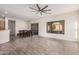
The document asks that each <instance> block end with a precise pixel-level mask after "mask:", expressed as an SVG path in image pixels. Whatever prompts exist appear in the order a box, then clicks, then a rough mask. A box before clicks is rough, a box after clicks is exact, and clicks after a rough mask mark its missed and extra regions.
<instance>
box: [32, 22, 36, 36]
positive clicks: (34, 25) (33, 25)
mask: <svg viewBox="0 0 79 59" xmlns="http://www.w3.org/2000/svg"><path fill="white" fill-rule="evenodd" d="M31 30H32V33H33V35H38V23H33V24H31Z"/></svg>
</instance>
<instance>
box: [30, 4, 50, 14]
mask: <svg viewBox="0 0 79 59" xmlns="http://www.w3.org/2000/svg"><path fill="white" fill-rule="evenodd" d="M35 6H36V8H33V7H29V8H30V9H32V10H34V11H32V12H36V14H38V13H40V14H41V15H42V14H43V13H45V14H51V13H48V11H51V9H47V7H48V5H46V6H44V7H40V6H39V5H38V4H35Z"/></svg>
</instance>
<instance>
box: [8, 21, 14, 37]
mask: <svg viewBox="0 0 79 59" xmlns="http://www.w3.org/2000/svg"><path fill="white" fill-rule="evenodd" d="M8 29H9V30H10V36H15V21H12V20H9V21H8Z"/></svg>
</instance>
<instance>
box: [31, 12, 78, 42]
mask: <svg viewBox="0 0 79 59" xmlns="http://www.w3.org/2000/svg"><path fill="white" fill-rule="evenodd" d="M77 12H78V11H75V12H70V13H65V14H61V15H55V16H48V17H43V18H40V19H37V20H31V21H30V23H39V36H43V37H50V38H57V39H63V40H71V41H76V40H77V19H78V18H77V16H78V15H77ZM59 20H65V34H64V35H63V34H54V33H47V29H46V27H47V26H46V25H47V24H46V23H47V22H49V21H59Z"/></svg>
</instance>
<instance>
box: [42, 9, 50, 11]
mask: <svg viewBox="0 0 79 59" xmlns="http://www.w3.org/2000/svg"><path fill="white" fill-rule="evenodd" d="M43 11H51V9H48V10H43Z"/></svg>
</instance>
